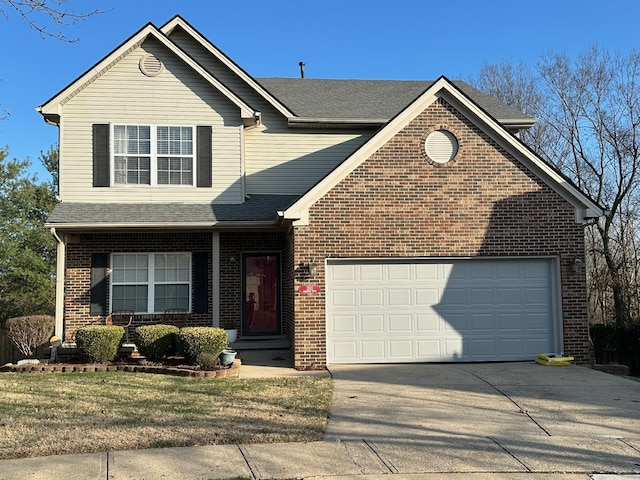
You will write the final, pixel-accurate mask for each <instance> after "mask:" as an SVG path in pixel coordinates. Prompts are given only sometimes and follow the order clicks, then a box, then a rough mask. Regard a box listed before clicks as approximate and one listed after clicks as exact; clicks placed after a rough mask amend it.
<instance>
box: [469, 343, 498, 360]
mask: <svg viewBox="0 0 640 480" xmlns="http://www.w3.org/2000/svg"><path fill="white" fill-rule="evenodd" d="M467 345H468V347H469V352H468V353H467V354H465V355H467V356H472V357H474V358H477V359H478V360H491V359H493V358H496V357H497V356H499V354H498V350H497V348H496V339H495V338H477V339H473V340H469V341H468V342H467Z"/></svg>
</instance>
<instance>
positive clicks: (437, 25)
mask: <svg viewBox="0 0 640 480" xmlns="http://www.w3.org/2000/svg"><path fill="white" fill-rule="evenodd" d="M66 5H67V8H69V9H82V10H85V11H86V10H92V9H94V8H99V9H104V10H108V11H107V12H105V13H102V14H100V15H96V16H93V17H91V18H89V19H88V20H86V21H84V22H81V23H80V24H78V25H76V26H74V27H71V28H67V29H64V31H63V32H64V34H65V35H67V36H69V37H72V38H79V41H78V42H77V43H73V44H70V43H65V42H61V41H58V40H54V39H51V38H41V36H40V35H39V34H38V32H36V31H35V30H32V29H30V28H29V27H28V26H27V24H26V23H25V22H23V21H22V20H21V19H20V18H19V17H18V16H17V14H15V13H13V12H12V11H11V10H9V9H5V13H6V14H8V16H9V18H8V19H5V18H4V17H3V16H1V15H0V108H2V109H9V110H10V113H11V115H10V117H9V119H8V120H4V121H0V146H6V145H8V146H9V155H10V157H12V158H13V157H15V158H18V159H25V158H27V157H29V158H30V159H31V161H32V163H33V164H34V166H33V169H32V170H33V172H34V173H36V174H37V175H38V177H39V178H40V179H42V180H44V179H46V178H47V175H46V172H45V171H44V169H42V168H41V167H40V166H39V162H38V156H39V154H40V152H41V151H43V150H44V151H46V150H47V149H48V148H49V146H50V145H52V144H54V143H55V142H56V141H57V129H56V128H55V127H52V126H48V125H46V124H45V123H44V121H43V120H42V117H41V116H40V115H39V114H38V113H37V112H36V111H35V107H37V106H38V105H41V104H42V103H44V102H45V101H46V100H48V99H49V98H51V97H52V96H53V95H55V94H56V93H57V92H59V91H60V90H61V89H62V88H64V87H65V86H66V85H68V84H69V83H70V82H71V81H73V80H74V79H75V78H76V77H77V76H78V75H80V74H81V73H83V72H84V71H85V70H87V69H88V68H90V67H91V66H92V65H93V64H94V63H96V62H97V61H98V60H100V59H101V58H102V57H103V56H104V55H106V54H107V53H109V52H110V51H111V50H112V49H114V48H115V47H116V46H118V45H119V44H120V43H122V42H123V41H124V40H126V39H127V38H128V37H129V36H130V35H132V34H133V33H135V32H136V31H137V30H138V29H140V28H141V27H142V26H144V25H145V24H146V23H147V22H152V23H154V24H156V25H158V26H160V25H162V24H163V23H165V22H166V21H167V20H169V19H170V18H171V17H173V16H174V15H175V14H180V15H181V16H183V17H184V18H185V19H186V20H187V21H188V22H189V23H191V24H192V25H193V26H194V27H195V28H196V29H198V30H199V31H200V32H201V33H202V34H204V35H205V36H206V37H207V38H208V39H209V40H210V41H212V42H213V43H214V44H215V45H216V46H217V47H218V48H220V49H221V50H222V51H224V52H225V53H226V54H227V55H229V56H230V57H231V58H232V59H233V60H234V61H235V62H236V63H238V64H239V65H240V66H241V67H242V68H244V69H245V70H246V71H247V72H248V73H249V74H251V75H253V76H256V77H270V76H271V77H297V76H299V66H298V62H299V61H304V62H305V63H306V75H307V77H314V78H369V79H402V80H414V79H418V80H430V79H435V78H437V77H439V76H440V75H446V76H448V77H449V78H451V79H458V78H459V79H463V80H466V79H468V78H469V77H471V76H473V75H475V74H476V73H477V72H478V70H479V69H480V67H481V66H482V64H483V63H484V62H489V63H499V62H501V61H503V60H513V61H522V62H524V63H526V64H529V65H532V66H533V65H535V63H536V62H537V61H538V60H539V58H540V57H541V56H542V55H544V54H545V53H548V52H550V51H554V52H565V53H567V54H568V55H570V56H576V55H577V54H579V53H581V52H584V51H585V50H586V49H587V48H588V47H589V46H591V45H594V44H598V45H600V46H602V47H604V48H607V49H609V50H612V51H616V50H619V51H622V52H627V51H629V50H631V49H639V48H640V45H639V44H640V35H638V27H637V24H638V22H639V21H640V2H639V1H637V0H609V1H602V0H553V1H550V0H536V1H529V2H518V1H513V0H456V1H448V2H444V1H433V0H388V1H381V0H315V1H311V0H309V1H307V0H269V1H268V2H238V1H227V0H225V1H218V0H215V1H214V0H180V1H175V0H111V1H107V0H102V1H97V0H69V1H68V2H67V4H66ZM0 8H6V7H5V6H4V5H3V4H2V3H0ZM49 28H53V27H49Z"/></svg>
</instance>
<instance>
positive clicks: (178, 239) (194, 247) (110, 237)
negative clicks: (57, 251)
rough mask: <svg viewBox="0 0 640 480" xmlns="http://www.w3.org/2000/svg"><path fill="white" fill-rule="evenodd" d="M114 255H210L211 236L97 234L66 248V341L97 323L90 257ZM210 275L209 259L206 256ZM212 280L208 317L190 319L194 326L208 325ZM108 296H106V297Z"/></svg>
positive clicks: (148, 318)
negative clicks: (207, 253)
mask: <svg viewBox="0 0 640 480" xmlns="http://www.w3.org/2000/svg"><path fill="white" fill-rule="evenodd" d="M115 252H132V253H134V252H192V253H193V252H211V233H210V232H209V233H207V232H180V233H162V232H154V233H99V234H83V235H79V236H77V237H76V239H75V240H74V241H72V242H69V243H68V244H67V258H66V275H65V329H64V330H65V340H66V341H71V342H72V341H73V334H74V333H75V331H76V329H78V328H79V327H81V326H83V325H86V324H88V323H95V322H100V321H101V320H102V318H103V316H95V315H91V314H90V309H89V307H90V295H91V291H90V285H91V284H90V278H91V254H92V253H115ZM208 270H209V272H211V271H212V269H211V255H209V266H208ZM211 285H212V282H211V278H209V293H208V298H209V307H208V313H203V314H193V315H191V323H192V324H193V325H203V326H205V325H211V324H212V321H213V318H212V313H211V312H212V305H211ZM107 295H108V294H107ZM107 300H108V298H107ZM157 321H158V315H136V318H135V320H134V325H136V324H143V323H145V322H155V323H157Z"/></svg>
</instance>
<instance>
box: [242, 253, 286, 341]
mask: <svg viewBox="0 0 640 480" xmlns="http://www.w3.org/2000/svg"><path fill="white" fill-rule="evenodd" d="M242 266H243V273H242V275H243V279H242V296H243V299H244V300H243V308H242V334H243V335H247V336H250V335H279V334H280V333H281V328H280V290H279V289H280V256H279V255H278V254H263V253H260V254H253V253H249V254H244V255H243V265H242Z"/></svg>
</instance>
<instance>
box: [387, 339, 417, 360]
mask: <svg viewBox="0 0 640 480" xmlns="http://www.w3.org/2000/svg"><path fill="white" fill-rule="evenodd" d="M389 357H390V358H391V359H393V360H395V361H400V360H409V359H411V358H413V357H414V353H413V342H412V340H411V339H406V340H390V341H389Z"/></svg>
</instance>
